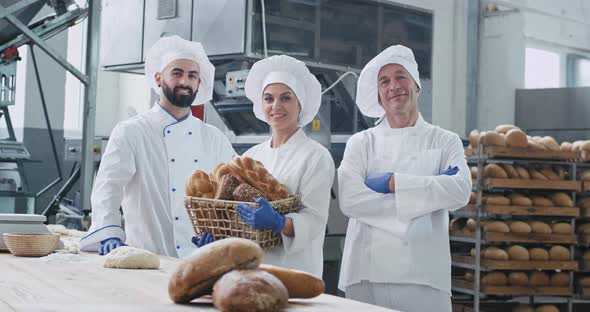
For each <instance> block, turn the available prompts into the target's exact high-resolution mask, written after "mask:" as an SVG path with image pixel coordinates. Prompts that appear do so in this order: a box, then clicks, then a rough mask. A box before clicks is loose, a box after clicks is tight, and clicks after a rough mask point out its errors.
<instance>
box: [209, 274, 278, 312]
mask: <svg viewBox="0 0 590 312" xmlns="http://www.w3.org/2000/svg"><path fill="white" fill-rule="evenodd" d="M288 296H289V295H288V293H287V289H286V288H285V285H283V283H282V282H281V281H280V280H279V279H278V278H276V277H275V276H274V275H272V274H270V273H268V272H265V271H261V270H235V271H231V272H229V273H227V274H225V275H224V276H223V277H222V278H220V279H219V280H218V281H217V282H216V283H215V286H214V287H213V304H214V305H215V307H216V308H217V309H219V310H221V311H223V312H226V311H227V312H229V311H231V312H242V311H244V312H263V311H278V310H280V309H281V308H283V307H285V306H286V305H287V300H288Z"/></svg>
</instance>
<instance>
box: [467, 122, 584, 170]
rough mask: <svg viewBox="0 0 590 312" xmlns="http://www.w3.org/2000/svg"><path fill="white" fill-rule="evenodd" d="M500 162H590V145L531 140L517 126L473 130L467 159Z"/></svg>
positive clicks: (541, 139)
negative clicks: (586, 160)
mask: <svg viewBox="0 0 590 312" xmlns="http://www.w3.org/2000/svg"><path fill="white" fill-rule="evenodd" d="M480 148H481V152H482V154H481V156H485V157H487V158H498V159H506V158H510V159H539V160H560V161H577V160H580V159H583V157H586V158H585V159H588V157H587V156H588V155H587V154H588V153H589V152H590V140H589V141H576V142H574V143H570V142H562V143H561V144H559V143H558V142H557V141H556V140H555V139H554V138H553V137H550V136H545V137H540V136H532V137H531V136H528V135H527V134H526V133H525V132H524V131H522V130H521V129H520V128H518V127H516V126H514V125H499V126H497V127H496V128H495V129H493V130H490V131H481V132H480V131H479V130H473V131H471V133H469V147H468V148H467V149H466V150H465V154H466V155H467V156H474V155H478V153H479V151H480Z"/></svg>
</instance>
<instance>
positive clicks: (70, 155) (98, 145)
mask: <svg viewBox="0 0 590 312" xmlns="http://www.w3.org/2000/svg"><path fill="white" fill-rule="evenodd" d="M64 140H65V144H64V147H65V150H64V160H65V161H82V139H81V138H64ZM107 142H108V139H107V138H102V137H98V138H95V139H94V144H93V148H92V150H93V153H94V161H95V162H99V161H100V159H101V157H102V154H103V152H104V150H105V148H106V146H107Z"/></svg>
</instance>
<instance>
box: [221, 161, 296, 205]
mask: <svg viewBox="0 0 590 312" xmlns="http://www.w3.org/2000/svg"><path fill="white" fill-rule="evenodd" d="M230 167H231V169H233V170H234V171H235V172H236V173H237V174H238V175H239V176H240V177H242V178H243V179H244V180H245V182H247V183H248V184H250V185H252V186H253V187H254V188H256V189H258V190H260V191H261V192H262V193H263V194H264V197H266V199H268V200H270V201H273V200H279V199H285V198H287V197H289V191H288V189H287V187H286V186H285V185H283V184H281V183H280V182H279V181H278V180H277V179H275V178H274V177H273V176H272V175H271V174H270V172H268V170H266V168H264V166H263V165H262V163H261V162H259V161H257V160H254V159H252V158H250V157H236V158H234V159H233V161H232V162H231V163H230Z"/></svg>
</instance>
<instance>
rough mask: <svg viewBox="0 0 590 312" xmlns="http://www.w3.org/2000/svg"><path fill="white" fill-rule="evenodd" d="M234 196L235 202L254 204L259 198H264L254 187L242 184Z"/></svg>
mask: <svg viewBox="0 0 590 312" xmlns="http://www.w3.org/2000/svg"><path fill="white" fill-rule="evenodd" d="M232 196H233V197H234V200H237V201H242V202H254V200H256V199H257V198H258V197H263V196H264V194H262V192H261V191H259V190H257V189H255V188H254V187H253V186H252V185H250V184H248V183H242V184H240V185H238V187H236V189H235V190H234V192H233V194H232Z"/></svg>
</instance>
